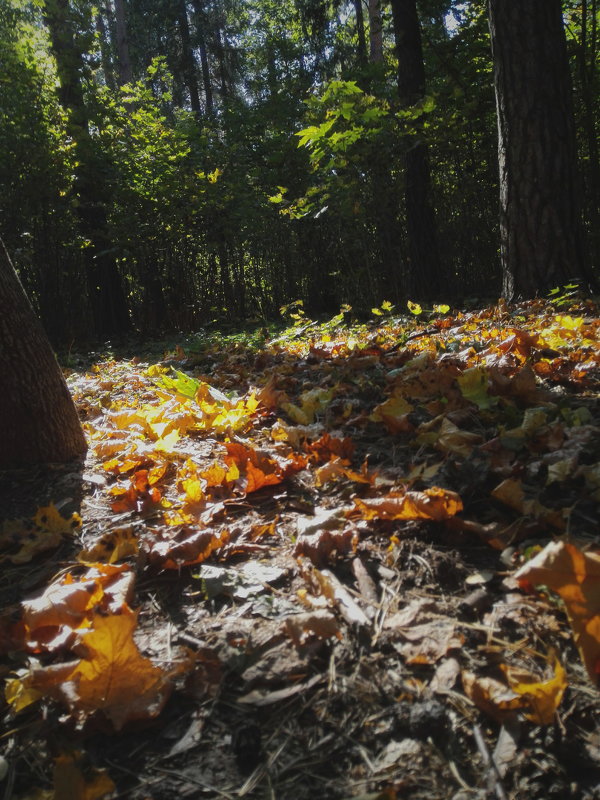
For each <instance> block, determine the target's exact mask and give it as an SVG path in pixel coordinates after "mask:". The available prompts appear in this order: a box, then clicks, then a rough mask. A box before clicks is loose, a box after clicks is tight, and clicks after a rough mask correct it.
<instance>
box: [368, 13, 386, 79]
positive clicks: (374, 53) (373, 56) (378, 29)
mask: <svg viewBox="0 0 600 800" xmlns="http://www.w3.org/2000/svg"><path fill="white" fill-rule="evenodd" d="M368 8H369V61H370V62H371V63H372V64H381V63H382V61H383V20H382V18H381V0H369V6H368Z"/></svg>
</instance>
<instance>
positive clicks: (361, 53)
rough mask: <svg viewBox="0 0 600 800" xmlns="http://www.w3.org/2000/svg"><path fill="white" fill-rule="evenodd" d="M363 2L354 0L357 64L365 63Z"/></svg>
mask: <svg viewBox="0 0 600 800" xmlns="http://www.w3.org/2000/svg"><path fill="white" fill-rule="evenodd" d="M362 4H363V0H354V14H355V16H356V35H357V37H358V47H357V53H358V63H359V64H366V63H367V39H366V36H365V15H364V14H363V7H362Z"/></svg>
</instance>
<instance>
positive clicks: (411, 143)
mask: <svg viewBox="0 0 600 800" xmlns="http://www.w3.org/2000/svg"><path fill="white" fill-rule="evenodd" d="M392 18H393V23H394V38H395V42H396V54H397V57H398V95H399V97H400V104H401V106H402V107H403V108H407V107H410V106H412V105H414V104H415V103H418V102H419V101H420V100H422V98H423V96H424V94H425V68H424V65H423V47H422V43H421V29H420V26H419V18H418V16H417V6H416V0H392ZM416 124H417V127H418V123H416ZM405 147H406V153H405V156H404V173H405V206H406V227H407V234H408V250H409V258H410V264H409V274H408V287H407V288H408V291H409V293H410V294H411V295H414V296H417V297H421V298H424V299H429V298H431V297H432V295H433V294H434V293H435V290H436V287H437V283H436V282H437V281H439V275H440V260H439V252H438V247H437V234H436V224H435V215H434V211H433V204H432V201H431V176H430V172H429V159H428V152H427V145H426V143H425V142H424V141H423V138H422V137H421V135H420V134H419V133H418V132H417V134H416V135H415V136H411V137H409V138H407V139H406V141H405Z"/></svg>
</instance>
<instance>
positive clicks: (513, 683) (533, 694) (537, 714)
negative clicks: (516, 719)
mask: <svg viewBox="0 0 600 800" xmlns="http://www.w3.org/2000/svg"><path fill="white" fill-rule="evenodd" d="M502 670H503V672H504V674H505V675H506V679H507V680H508V683H509V685H510V688H511V689H512V690H513V692H516V694H518V695H520V696H521V697H523V700H524V701H525V704H526V705H527V706H528V707H529V708H530V711H529V713H527V714H525V716H526V717H527V719H529V720H531V722H535V724H536V725H550V723H551V722H553V720H554V716H555V714H556V710H557V708H558V706H559V705H560V701H561V700H562V696H563V694H564V692H565V689H566V688H567V685H568V684H567V675H566V672H565V670H564V668H563V666H562V664H561V663H560V661H559V660H558V658H556V656H555V657H554V676H553V677H552V678H550V679H549V680H546V681H540V680H538V679H537V678H536V676H535V675H532V674H531V673H530V672H527V671H524V670H519V669H516V668H515V667H509V666H507V665H502Z"/></svg>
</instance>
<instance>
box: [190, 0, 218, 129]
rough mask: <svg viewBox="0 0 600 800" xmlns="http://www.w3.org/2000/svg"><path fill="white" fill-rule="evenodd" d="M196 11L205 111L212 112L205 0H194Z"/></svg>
mask: <svg viewBox="0 0 600 800" xmlns="http://www.w3.org/2000/svg"><path fill="white" fill-rule="evenodd" d="M192 3H193V6H194V12H195V22H196V37H197V40H198V49H199V51H200V68H201V70H202V85H203V87H204V102H205V111H206V113H207V114H212V111H213V107H214V101H213V89H212V81H211V79H210V66H209V63H208V52H207V49H206V36H205V34H204V26H205V18H204V3H203V0H192Z"/></svg>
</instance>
